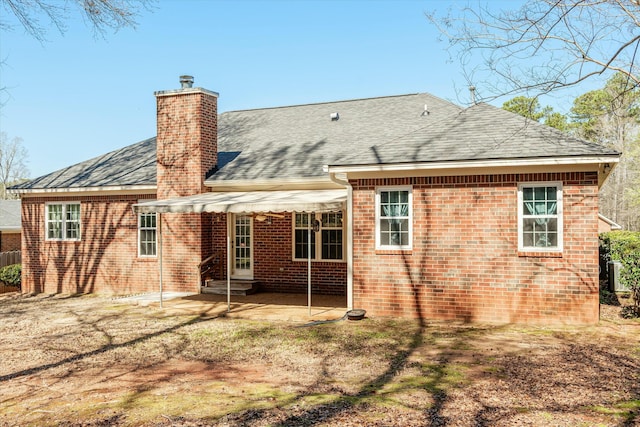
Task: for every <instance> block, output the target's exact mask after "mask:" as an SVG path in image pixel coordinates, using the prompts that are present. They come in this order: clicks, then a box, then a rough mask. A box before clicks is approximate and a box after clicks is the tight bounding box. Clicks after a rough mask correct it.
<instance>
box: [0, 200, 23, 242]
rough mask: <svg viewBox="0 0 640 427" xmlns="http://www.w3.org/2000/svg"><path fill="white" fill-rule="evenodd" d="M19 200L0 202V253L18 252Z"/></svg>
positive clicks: (19, 240) (20, 227)
mask: <svg viewBox="0 0 640 427" xmlns="http://www.w3.org/2000/svg"><path fill="white" fill-rule="evenodd" d="M21 233H22V225H21V221H20V200H0V252H11V251H19V250H20V242H21V240H22V239H21Z"/></svg>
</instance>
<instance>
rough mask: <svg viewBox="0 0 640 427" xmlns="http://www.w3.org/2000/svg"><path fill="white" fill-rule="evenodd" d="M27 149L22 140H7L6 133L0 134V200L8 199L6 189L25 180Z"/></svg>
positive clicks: (26, 173)
mask: <svg viewBox="0 0 640 427" xmlns="http://www.w3.org/2000/svg"><path fill="white" fill-rule="evenodd" d="M26 161H27V149H26V148H24V146H23V145H22V138H18V137H14V138H13V139H11V140H9V137H8V136H7V134H6V132H0V199H7V198H9V196H10V195H9V194H8V193H7V187H9V186H11V185H12V184H14V183H17V182H20V181H22V180H24V179H25V178H27V175H28V174H29V171H28V169H27V166H26Z"/></svg>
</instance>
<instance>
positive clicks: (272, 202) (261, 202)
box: [133, 189, 347, 213]
mask: <svg viewBox="0 0 640 427" xmlns="http://www.w3.org/2000/svg"><path fill="white" fill-rule="evenodd" d="M346 200H347V190H346V189H341V190H288V191H248V192H225V193H202V194H196V195H194V196H187V197H178V198H175V199H167V200H155V201H150V202H143V203H138V204H136V205H134V206H133V209H134V211H135V212H138V213H151V212H159V213H179V212H181V213H201V212H225V213H227V212H228V213H249V212H330V211H339V210H342V209H344V206H345V202H346Z"/></svg>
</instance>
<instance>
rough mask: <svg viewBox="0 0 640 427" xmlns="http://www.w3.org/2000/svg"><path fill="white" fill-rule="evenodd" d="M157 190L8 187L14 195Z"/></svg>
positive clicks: (149, 189) (151, 189) (146, 190)
mask: <svg viewBox="0 0 640 427" xmlns="http://www.w3.org/2000/svg"><path fill="white" fill-rule="evenodd" d="M156 190H157V187H156V186H155V185H118V186H106V187H59V188H9V189H8V192H9V193H10V194H16V195H21V196H25V195H41V194H52V195H56V194H60V195H64V194H69V193H71V194H73V195H79V194H81V193H82V194H85V193H90V194H104V193H120V194H154V193H155V192H156Z"/></svg>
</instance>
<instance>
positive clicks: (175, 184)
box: [154, 76, 218, 199]
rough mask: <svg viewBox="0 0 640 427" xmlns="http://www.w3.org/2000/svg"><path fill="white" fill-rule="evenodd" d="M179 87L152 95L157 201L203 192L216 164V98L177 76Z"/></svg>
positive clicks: (189, 80)
mask: <svg viewBox="0 0 640 427" xmlns="http://www.w3.org/2000/svg"><path fill="white" fill-rule="evenodd" d="M180 84H181V88H180V89H174V90H163V91H158V92H155V93H154V95H155V96H156V103H157V140H156V150H157V168H158V171H157V172H158V177H157V188H158V190H157V197H158V199H168V198H172V197H179V196H190V195H193V194H198V193H202V192H204V191H205V187H204V180H205V177H206V175H207V173H209V172H210V171H211V170H212V169H213V168H214V167H215V166H216V164H217V162H218V94H217V93H216V92H212V91H209V90H207V89H203V88H200V87H193V77H192V76H180Z"/></svg>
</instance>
